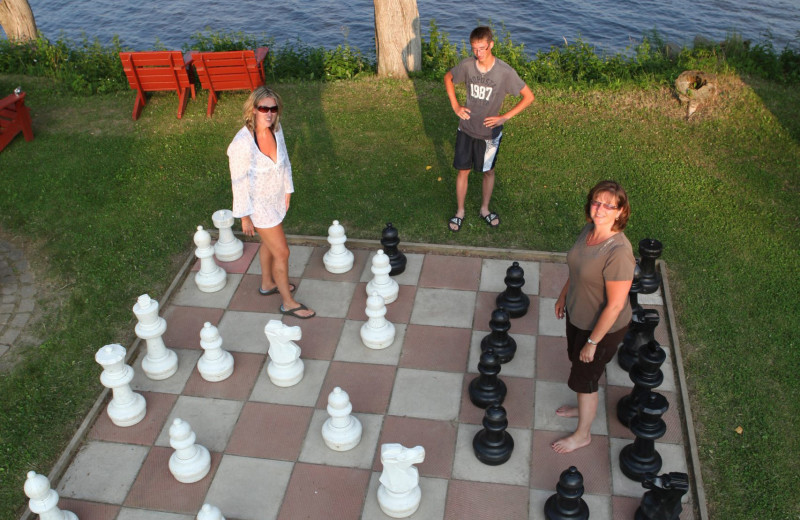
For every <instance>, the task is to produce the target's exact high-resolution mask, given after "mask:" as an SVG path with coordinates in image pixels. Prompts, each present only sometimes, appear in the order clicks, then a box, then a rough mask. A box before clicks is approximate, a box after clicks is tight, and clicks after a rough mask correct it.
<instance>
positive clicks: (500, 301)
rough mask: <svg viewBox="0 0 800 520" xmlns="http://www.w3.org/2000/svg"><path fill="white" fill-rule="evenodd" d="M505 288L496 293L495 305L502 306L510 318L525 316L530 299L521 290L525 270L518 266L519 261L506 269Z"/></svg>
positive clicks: (523, 283)
mask: <svg viewBox="0 0 800 520" xmlns="http://www.w3.org/2000/svg"><path fill="white" fill-rule="evenodd" d="M504 281H505V283H506V290H505V291H503V292H501V293H500V294H498V295H497V300H496V302H497V306H498V307H502V308H504V309H505V310H506V312H508V315H509V316H511V317H512V318H519V317H522V316H525V313H527V312H528V307H529V306H530V304H531V299H530V298H529V297H528V295H527V294H525V293H523V292H522V286H523V285H525V271H523V269H522V268H521V267H520V266H519V262H514V263H512V264H511V267H509V268H508V269H507V270H506V277H505V280H504Z"/></svg>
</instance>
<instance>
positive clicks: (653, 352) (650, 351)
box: [617, 340, 667, 427]
mask: <svg viewBox="0 0 800 520" xmlns="http://www.w3.org/2000/svg"><path fill="white" fill-rule="evenodd" d="M666 359H667V354H666V352H664V349H663V348H661V345H659V344H658V342H657V341H655V340H653V341H650V342H649V343H647V344H646V345H644V346H643V347H642V348H640V349H639V359H638V360H637V361H636V363H634V364H633V366H632V367H631V371H630V378H631V381H633V390H632V391H631V393H630V394H628V395H626V396H623V397H622V398H621V399H620V400H619V401H617V418H618V419H619V422H621V423H622V424H624V425H625V426H627V427H630V425H631V419H633V418H634V417H636V414H637V413H638V409H639V403H640V402H641V400H642V398H644V397H646V396H647V394H648V393H649V392H650V391H651V390H653V389H655V388H657V387H659V386H660V385H661V383H663V382H664V373H663V372H661V365H663V364H664V361H666Z"/></svg>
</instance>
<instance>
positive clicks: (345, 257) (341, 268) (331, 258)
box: [322, 220, 354, 274]
mask: <svg viewBox="0 0 800 520" xmlns="http://www.w3.org/2000/svg"><path fill="white" fill-rule="evenodd" d="M346 241H347V236H346V235H345V234H344V227H342V225H341V224H339V221H338V220H334V221H333V224H332V225H331V226H330V227H329V228H328V243H329V244H330V245H331V248H330V249H329V250H328V252H327V253H325V255H324V256H323V257H322V263H323V264H325V269H327V270H328V272H331V273H334V274H341V273H346V272H347V271H349V270H350V269H352V268H353V262H354V256H353V252H352V251H350V250H348V249H347V248H346V247H345V245H344V243H345V242H346Z"/></svg>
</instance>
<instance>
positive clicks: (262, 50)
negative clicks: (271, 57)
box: [256, 47, 269, 63]
mask: <svg viewBox="0 0 800 520" xmlns="http://www.w3.org/2000/svg"><path fill="white" fill-rule="evenodd" d="M268 52H269V47H259V48H258V49H256V63H261V62H262V61H264V58H266V57H267V53H268Z"/></svg>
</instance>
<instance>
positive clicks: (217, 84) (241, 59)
mask: <svg viewBox="0 0 800 520" xmlns="http://www.w3.org/2000/svg"><path fill="white" fill-rule="evenodd" d="M268 52H269V48H267V47H259V48H258V49H256V50H255V51H252V50H246V51H222V52H197V51H192V57H193V58H194V68H195V70H196V71H197V77H198V78H200V85H201V86H202V87H203V88H204V89H206V90H208V110H207V111H206V115H207V116H209V117H210V116H211V115H212V114H213V113H214V107H215V106H216V105H217V101H219V97H218V96H217V92H219V91H221V90H246V89H249V90H251V91H253V90H255V89H256V87H259V86H261V85H263V84H264V67H263V62H264V58H266V57H267V53H268Z"/></svg>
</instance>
